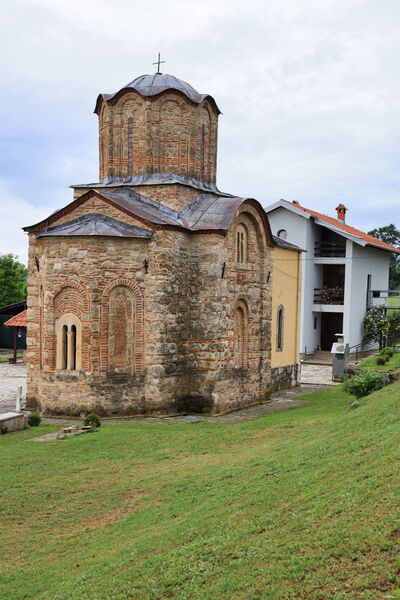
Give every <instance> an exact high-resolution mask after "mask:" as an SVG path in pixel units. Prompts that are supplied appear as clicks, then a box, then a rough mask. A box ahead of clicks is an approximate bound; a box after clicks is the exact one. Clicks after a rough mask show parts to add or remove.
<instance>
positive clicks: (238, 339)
mask: <svg viewBox="0 0 400 600" xmlns="http://www.w3.org/2000/svg"><path fill="white" fill-rule="evenodd" d="M234 321H235V331H234V336H235V338H234V344H235V348H234V350H235V366H236V368H238V369H242V368H245V367H247V362H248V359H247V356H248V316H247V308H246V305H245V303H244V302H243V301H240V303H239V305H238V307H237V308H236V310H235V315H234Z"/></svg>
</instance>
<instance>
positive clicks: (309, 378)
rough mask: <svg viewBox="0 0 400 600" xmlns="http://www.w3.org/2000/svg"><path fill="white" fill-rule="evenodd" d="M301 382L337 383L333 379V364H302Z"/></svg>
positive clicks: (315, 383) (308, 383) (311, 383)
mask: <svg viewBox="0 0 400 600" xmlns="http://www.w3.org/2000/svg"><path fill="white" fill-rule="evenodd" d="M300 381H301V384H302V385H303V384H305V385H329V386H331V385H337V383H336V382H334V381H332V366H330V365H317V364H315V365H311V364H304V363H303V364H302V365H301V378H300Z"/></svg>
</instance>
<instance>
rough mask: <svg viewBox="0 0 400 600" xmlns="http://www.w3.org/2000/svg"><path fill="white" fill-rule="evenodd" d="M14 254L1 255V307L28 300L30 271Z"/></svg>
mask: <svg viewBox="0 0 400 600" xmlns="http://www.w3.org/2000/svg"><path fill="white" fill-rule="evenodd" d="M17 258H18V257H17V256H14V255H13V254H0V306H6V305H7V304H13V302H21V301H22V300H26V295H27V289H26V280H27V275H28V271H27V269H26V267H25V266H24V265H23V264H21V263H20V262H18V260H17Z"/></svg>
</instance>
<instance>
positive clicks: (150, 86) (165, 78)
mask: <svg viewBox="0 0 400 600" xmlns="http://www.w3.org/2000/svg"><path fill="white" fill-rule="evenodd" d="M129 89H133V90H136V91H137V92H138V93H139V94H140V95H141V96H144V97H148V96H156V95H157V94H161V93H162V92H165V91H166V90H176V91H178V92H181V93H182V94H184V95H185V96H186V97H187V98H189V100H191V101H192V102H195V103H196V104H200V103H201V102H203V100H204V99H205V98H208V99H209V100H211V101H212V102H213V104H214V105H215V108H216V109H217V111H218V113H220V112H221V111H220V110H219V108H218V106H217V103H216V102H215V100H214V98H213V97H212V96H210V95H209V94H200V93H199V92H198V91H197V90H195V89H194V87H192V86H191V85H190V84H189V83H187V82H186V81H183V79H179V78H178V77H175V76H174V75H168V74H164V73H154V74H153V75H140V76H139V77H136V79H134V80H133V81H131V82H130V83H127V84H126V85H124V87H122V88H121V89H120V90H118V92H116V93H115V94H100V96H99V98H98V99H97V103H96V107H95V110H94V112H96V113H97V112H98V108H99V100H100V98H102V99H103V100H105V101H106V102H109V101H110V100H112V99H113V98H115V97H116V96H117V95H118V94H120V93H121V92H123V91H124V90H129Z"/></svg>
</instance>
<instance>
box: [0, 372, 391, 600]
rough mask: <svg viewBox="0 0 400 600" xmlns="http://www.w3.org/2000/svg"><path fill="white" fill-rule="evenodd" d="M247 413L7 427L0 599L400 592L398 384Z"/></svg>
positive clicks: (280, 597) (238, 598) (1, 451)
mask: <svg viewBox="0 0 400 600" xmlns="http://www.w3.org/2000/svg"><path fill="white" fill-rule="evenodd" d="M352 399H353V398H351V397H350V396H348V395H347V394H346V393H345V392H344V391H343V389H342V386H338V387H336V388H334V389H332V390H329V391H323V392H317V393H315V394H312V395H310V396H309V402H308V404H307V405H305V406H302V407H300V408H297V409H294V410H289V411H285V412H281V413H277V414H273V415H269V416H266V417H262V418H259V419H256V420H252V421H248V422H245V423H237V424H235V425H223V424H214V423H212V424H211V423H210V424H207V423H199V424H192V423H187V424H174V425H171V424H165V425H145V424H133V425H132V424H130V425H128V424H126V425H124V424H122V425H108V426H107V425H104V426H102V427H101V428H100V430H98V431H97V432H96V433H94V434H89V435H85V436H78V437H75V438H70V439H68V440H64V441H59V442H48V443H36V442H28V441H27V440H28V439H29V438H32V437H35V436H37V435H39V434H44V433H46V432H49V431H51V430H53V429H54V428H51V427H48V426H43V425H41V426H40V427H39V428H36V429H30V430H27V431H24V432H18V433H16V434H11V435H7V436H2V437H1V438H0V456H1V471H0V478H1V503H0V512H1V515H0V517H1V518H0V524H1V530H0V545H1V557H2V558H1V580H0V598H1V599H7V600H17V599H18V600H22V599H29V600H34V599H41V600H50V599H51V600H56V599H57V600H78V599H79V600H106V599H107V600H111V599H112V600H126V599H135V600H150V599H161V598H173V599H190V600H193V599H204V600H205V599H210V600H211V599H212V600H216V599H218V600H219V599H222V600H224V599H227V600H228V599H229V600H232V599H235V600H254V599H259V598H260V599H261V598H262V599H264V598H268V599H277V600H285V599H293V600H294V599H296V600H301V599H307V600H308V599H336V600H339V599H351V600H355V599H358V598H362V599H364V598H371V599H380V598H382V599H384V598H398V597H399V593H398V592H396V590H398V589H399V588H400V555H399V549H400V512H399V505H400V486H399V481H400V381H397V382H396V383H394V384H393V385H391V386H387V387H386V388H384V389H382V390H380V391H379V392H376V393H374V394H372V395H371V396H368V397H367V398H364V399H362V400H361V406H360V408H358V409H356V410H354V411H349V410H348V407H349V404H350V402H351V401H352Z"/></svg>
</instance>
